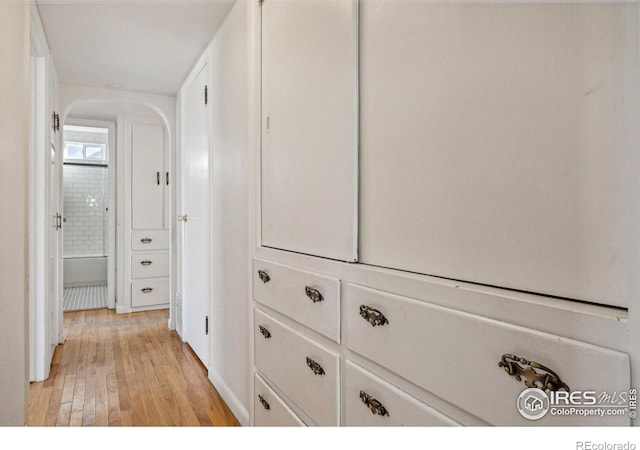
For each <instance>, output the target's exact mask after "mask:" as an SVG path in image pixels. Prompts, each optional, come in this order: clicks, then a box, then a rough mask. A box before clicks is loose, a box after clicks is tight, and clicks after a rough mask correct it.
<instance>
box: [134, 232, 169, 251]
mask: <svg viewBox="0 0 640 450" xmlns="http://www.w3.org/2000/svg"><path fill="white" fill-rule="evenodd" d="M131 249H132V250H168V249H169V230H133V232H132V233H131Z"/></svg>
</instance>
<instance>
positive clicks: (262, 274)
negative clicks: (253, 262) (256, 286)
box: [258, 270, 271, 283]
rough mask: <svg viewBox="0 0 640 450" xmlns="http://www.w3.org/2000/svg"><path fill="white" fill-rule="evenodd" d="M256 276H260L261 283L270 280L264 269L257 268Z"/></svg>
mask: <svg viewBox="0 0 640 450" xmlns="http://www.w3.org/2000/svg"><path fill="white" fill-rule="evenodd" d="M258 278H260V279H261V280H262V282H263V283H268V282H269V281H271V277H270V276H269V274H268V273H267V272H265V271H264V270H258Z"/></svg>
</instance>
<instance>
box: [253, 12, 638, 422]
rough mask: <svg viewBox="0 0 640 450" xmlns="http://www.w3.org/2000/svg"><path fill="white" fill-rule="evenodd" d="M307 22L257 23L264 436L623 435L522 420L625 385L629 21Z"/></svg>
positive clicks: (600, 17) (399, 18)
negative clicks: (556, 397) (567, 430)
mask: <svg viewBox="0 0 640 450" xmlns="http://www.w3.org/2000/svg"><path fill="white" fill-rule="evenodd" d="M306 3H307V2H305V6H302V5H296V6H291V7H290V5H289V4H288V3H287V4H286V7H285V6H283V5H284V2H283V3H280V2H277V1H270V0H266V1H265V2H263V3H262V4H261V5H259V6H256V8H260V9H261V14H262V28H261V30H262V33H261V39H262V47H261V48H262V63H263V65H262V84H261V87H262V100H263V102H262V119H261V133H262V146H261V153H260V156H261V159H260V165H259V166H258V169H257V172H258V174H259V176H260V180H261V183H260V187H261V197H260V198H259V199H260V201H259V202H258V204H257V208H258V211H259V212H260V214H259V215H258V217H259V219H260V223H259V225H260V227H261V245H259V246H258V247H257V248H256V251H255V256H256V258H254V261H253V277H252V278H253V298H254V300H255V303H254V306H255V308H254V317H253V320H254V323H253V328H254V329H253V335H254V350H255V351H254V368H255V371H254V377H255V378H254V380H253V383H254V399H253V400H254V403H253V423H254V424H255V425H271V426H273V425H287V426H290V425H296V424H305V425H325V426H337V425H346V426H350V425H352V426H359V425H374V426H384V425H388V426H398V425H438V426H442V425H456V424H462V425H484V424H488V425H516V426H524V425H543V426H544V425H571V426H573V425H628V424H629V423H630V417H629V414H628V411H627V412H626V413H625V414H622V415H607V416H604V417H597V416H591V417H583V416H579V415H575V414H574V415H554V414H551V413H548V414H547V415H546V416H544V417H543V418H541V419H539V420H527V419H525V418H524V417H523V416H522V415H521V414H520V413H519V412H518V409H517V407H516V405H517V401H518V396H519V395H520V394H521V393H522V392H523V391H524V390H525V388H527V387H528V386H536V387H542V388H544V389H545V390H547V391H548V392H551V391H565V390H570V391H572V392H575V391H585V390H593V391H596V392H609V393H613V392H618V393H620V392H626V391H629V389H630V387H631V375H630V367H631V357H630V355H629V348H630V347H629V342H628V337H627V336H628V328H627V327H628V324H627V318H628V308H631V307H635V305H634V304H632V303H633V302H632V300H631V299H632V298H633V297H632V295H631V292H630V289H631V287H630V286H632V284H631V283H629V279H628V277H629V272H628V270H627V269H626V268H628V266H629V263H630V261H631V260H632V255H633V254H635V253H633V252H634V251H635V250H630V249H628V248H625V242H627V239H628V238H629V236H628V233H627V227H628V225H629V224H630V223H633V220H634V219H633V218H634V217H635V216H633V214H635V213H632V212H630V210H629V205H628V204H627V203H625V202H624V201H625V199H628V198H631V193H630V192H628V189H629V188H630V186H632V185H633V183H632V182H633V179H632V176H631V175H630V172H627V170H626V169H625V165H626V164H627V163H628V161H629V154H630V152H631V149H632V148H633V145H634V144H637V136H636V134H634V133H633V132H632V131H631V129H632V127H631V125H632V119H633V117H634V111H633V109H632V107H631V106H630V104H628V103H626V102H625V100H624V99H625V98H635V97H634V90H633V89H634V88H635V87H636V78H637V75H638V73H637V72H638V69H637V67H636V66H637V64H636V62H637V57H636V55H637V52H638V42H637V36H636V35H635V34H634V33H630V32H629V31H628V30H629V29H630V27H629V25H630V24H633V25H634V27H635V28H637V20H638V14H637V7H636V6H633V5H626V4H602V5H581V4H562V5H561V4H549V3H544V4H542V3H541V4H526V5H525V4H509V5H507V4H499V5H498V4H461V3H433V2H386V1H370V2H359V3H358V2H353V1H336V2H309V3H310V5H308V6H307V5H306ZM315 18H319V19H318V20H317V21H315V20H314V19H315ZM311 23H313V24H314V26H310V25H309V24H311ZM294 24H297V25H299V26H295V25H294ZM301 24H306V25H305V26H303V25H301ZM635 28H633V29H635ZM353 36H357V37H358V40H357V41H354V40H351V38H352V37H353ZM355 42H357V44H356V45H355V46H354V43H355ZM356 55H358V56H356ZM354 61H357V62H358V64H354ZM356 68H357V69H356ZM354 86H359V88H357V89H356V88H354ZM356 92H359V93H360V96H359V99H357V100H356V102H352V100H353V98H354V96H355V95H356ZM354 104H355V105H359V108H357V109H356V112H357V113H358V114H354V110H353V109H350V108H351V107H353V105H354ZM348 130H352V131H353V132H354V133H349V132H348ZM356 142H359V146H358V145H357V144H356ZM355 147H358V156H357V158H354V148H355ZM356 174H359V175H356ZM356 193H357V194H356ZM632 209H633V210H634V211H636V209H637V208H635V207H634V208H632ZM356 217H357V218H358V220H357V221H356V220H355V218H356ZM633 242H636V240H635V239H634V240H633ZM356 250H357V251H356ZM356 260H357V261H358V263H357V264H354V263H353V262H354V261H356ZM341 261H343V262H341ZM525 400H526V399H525ZM523 401H524V400H523Z"/></svg>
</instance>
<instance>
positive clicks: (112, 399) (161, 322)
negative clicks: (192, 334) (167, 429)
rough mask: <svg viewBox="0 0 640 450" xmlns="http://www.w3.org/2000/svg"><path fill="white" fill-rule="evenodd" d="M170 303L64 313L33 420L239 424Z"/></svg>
mask: <svg viewBox="0 0 640 450" xmlns="http://www.w3.org/2000/svg"><path fill="white" fill-rule="evenodd" d="M168 316H169V312H168V310H160V311H148V312H138V313H133V314H122V315H116V314H115V312H114V311H112V310H107V309H101V310H93V311H78V312H69V313H65V314H64V326H65V331H66V336H67V339H66V341H65V343H64V345H59V346H58V347H57V349H56V351H55V353H54V357H53V363H52V368H51V376H50V377H49V379H47V380H46V381H43V382H38V383H31V390H30V395H29V425H31V426H207V425H219V426H235V425H238V421H237V420H236V418H235V417H234V416H233V414H232V413H231V411H230V410H229V408H228V407H227V405H226V404H225V403H224V401H223V400H222V399H221V398H220V396H219V394H218V392H217V391H216V390H215V388H214V387H213V386H212V385H211V383H210V382H209V381H208V379H207V374H206V370H205V368H204V367H203V366H202V364H201V363H200V361H199V360H198V358H197V357H196V356H195V354H194V353H193V351H192V350H191V348H190V347H189V346H188V345H187V344H184V343H182V341H181V339H180V337H179V336H178V335H177V333H176V332H171V331H168V329H167V319H168Z"/></svg>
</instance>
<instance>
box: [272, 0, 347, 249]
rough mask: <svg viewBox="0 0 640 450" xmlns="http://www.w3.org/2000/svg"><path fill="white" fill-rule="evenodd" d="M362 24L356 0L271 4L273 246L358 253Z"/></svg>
mask: <svg viewBox="0 0 640 450" xmlns="http://www.w3.org/2000/svg"><path fill="white" fill-rule="evenodd" d="M355 21H356V7H355V3H354V2H352V1H338V2H331V3H327V2H322V1H311V2H277V1H275V2H270V3H269V4H268V5H265V6H264V7H263V9H262V23H263V32H262V75H263V76H262V159H261V161H262V172H261V178H262V191H261V192H262V205H263V208H262V221H261V226H262V245H264V246H267V247H274V248H279V249H283V250H291V251H294V252H300V253H307V254H311V255H318V256H324V257H327V258H332V259H338V260H342V261H355V260H356V259H357V233H356V231H357V230H356V227H357V214H356V207H355V205H356V201H357V176H356V166H357V122H356V118H357V116H356V112H357V84H356V67H357V58H356V28H355ZM327 30H331V32H330V33H327ZM284 167H286V170H283V168H284ZM310 198H313V199H314V201H313V203H310V202H309V199H310ZM292 224H296V226H294V227H292V226H291V225H292Z"/></svg>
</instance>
